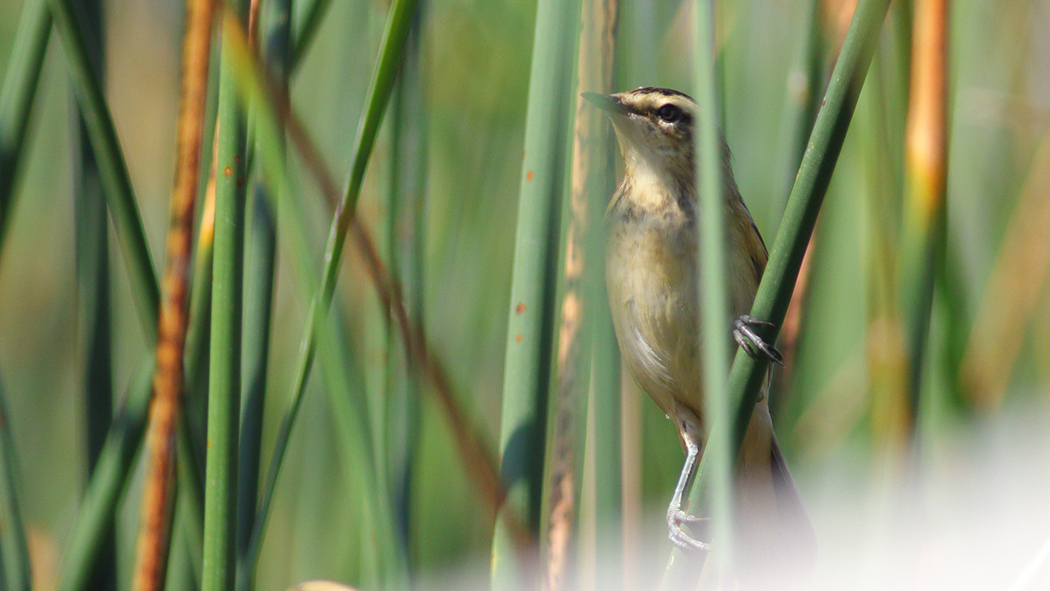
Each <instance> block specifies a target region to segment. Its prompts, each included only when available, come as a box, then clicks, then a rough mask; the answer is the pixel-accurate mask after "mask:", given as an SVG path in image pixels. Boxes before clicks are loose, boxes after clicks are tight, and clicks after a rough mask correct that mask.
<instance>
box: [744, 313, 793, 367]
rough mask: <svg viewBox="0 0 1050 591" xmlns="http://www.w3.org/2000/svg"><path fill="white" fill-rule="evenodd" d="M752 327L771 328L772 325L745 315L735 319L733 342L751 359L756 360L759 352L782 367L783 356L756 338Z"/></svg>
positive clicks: (759, 338) (762, 340)
mask: <svg viewBox="0 0 1050 591" xmlns="http://www.w3.org/2000/svg"><path fill="white" fill-rule="evenodd" d="M754 326H766V327H769V326H773V324H772V323H769V322H765V321H762V320H758V319H755V318H752V317H750V316H748V315H746V314H745V315H743V316H741V317H740V318H737V319H736V320H734V321H733V340H734V341H736V344H737V345H740V347H741V348H742V349H744V350H745V351H747V354H748V355H750V356H751V357H752V358H753V359H758V356H759V353H760V352H761V354H763V355H765V356H766V357H768V358H769V360H770V361H772V362H773V363H776V364H777V365H784V356H783V355H781V354H780V351H777V348H776V347H774V346H772V345H770V344H769V343H767V342H766V341H765V339H763V338H762V337H760V336H758V333H756V332H755V331H754V329H753V328H752V327H754Z"/></svg>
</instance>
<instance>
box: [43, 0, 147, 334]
mask: <svg viewBox="0 0 1050 591" xmlns="http://www.w3.org/2000/svg"><path fill="white" fill-rule="evenodd" d="M48 7H49V8H50V10H51V16H52V17H53V19H54V25H55V30H56V31H57V32H58V37H59V38H60V39H61V40H62V46H63V48H64V49H65V56H66V62H67V65H68V67H69V75H70V80H71V82H72V86H73V91H74V93H75V94H76V97H77V103H78V104H79V105H80V108H81V111H82V112H83V116H84V124H85V126H86V128H87V131H88V137H89V138H90V139H91V147H92V148H93V149H94V150H95V155H96V157H97V158H98V167H99V174H100V178H101V180H102V188H103V190H104V191H105V194H106V203H107V206H108V208H109V214H110V217H111V218H112V220H113V227H114V229H115V230H116V234H117V239H118V242H119V244H120V247H121V252H122V254H123V256H124V262H125V264H126V265H127V269H128V276H129V279H130V280H131V291H132V295H133V299H134V302H135V309H136V311H137V312H138V314H139V320H140V321H141V322H140V325H141V327H142V330H143V332H144V333H145V338H144V340H145V341H146V343H147V344H148V345H149V346H152V345H153V344H154V343H156V342H157V340H158V338H157V327H158V315H157V311H158V310H159V309H160V289H159V287H158V284H157V276H156V273H155V271H154V268H153V260H152V258H151V257H150V252H149V247H148V246H147V244H146V234H145V231H144V230H143V228H142V218H141V216H140V215H139V211H138V205H137V204H136V202H135V195H134V192H133V191H132V188H131V177H130V176H129V175H128V168H127V163H126V162H125V161H124V155H123V153H122V152H121V149H120V141H119V140H118V138H117V131H116V128H115V127H114V125H113V117H112V116H111V115H110V112H109V107H108V106H107V105H106V101H105V98H104V96H103V93H102V84H101V83H100V82H99V78H98V74H97V73H96V72H95V71H94V69H93V68H92V66H91V62H90V60H89V59H88V53H89V52H88V49H87V43H86V42H85V40H84V32H83V31H82V30H81V29H80V26H79V25H78V23H77V19H76V11H75V10H74V9H73V6H72V4H71V0H48Z"/></svg>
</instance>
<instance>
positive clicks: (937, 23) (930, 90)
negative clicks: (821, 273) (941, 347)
mask: <svg viewBox="0 0 1050 591" xmlns="http://www.w3.org/2000/svg"><path fill="white" fill-rule="evenodd" d="M914 27H915V30H914V34H913V36H912V40H913V47H912V62H913V63H912V68H911V93H910V100H909V105H908V123H907V131H906V136H905V161H906V167H907V184H908V186H907V188H908V198H907V200H906V202H905V220H904V242H903V246H902V248H901V288H902V290H903V292H902V304H903V305H902V309H901V311H902V312H903V314H904V318H905V319H906V322H907V323H908V357H909V364H908V365H909V372H908V382H909V383H908V394H909V395H908V410H909V412H908V420H909V425H908V427H909V431H910V432H914V429H915V420H916V416H917V415H918V411H919V394H920V384H921V380H922V370H923V359H924V353H925V349H926V340H927V337H928V334H929V328H930V313H931V311H932V308H933V278H934V275H935V273H934V266H935V264H936V258H937V253H938V252H940V253H943V252H944V248H943V243H944V230H945V227H944V226H945V223H946V221H945V211H946V206H945V193H946V189H945V187H946V179H947V176H948V175H947V169H948V114H947V110H948V108H947V104H948V80H947V78H948V55H947V54H948V4H947V0H916V2H915V23H914Z"/></svg>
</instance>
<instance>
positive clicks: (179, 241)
mask: <svg viewBox="0 0 1050 591" xmlns="http://www.w3.org/2000/svg"><path fill="white" fill-rule="evenodd" d="M215 9H216V2H215V1H214V0H187V2H186V14H187V20H186V33H185V37H184V39H183V49H182V91H181V95H180V103H179V120H178V128H177V138H176V141H177V146H176V150H177V153H176V167H175V188H174V190H173V191H172V194H171V225H170V227H169V230H168V238H167V254H168V262H167V267H166V268H165V271H164V278H163V281H162V283H161V288H162V296H161V297H162V299H161V306H160V317H159V321H158V330H157V333H158V342H157V351H156V354H157V367H156V371H155V373H154V376H153V401H152V403H151V406H150V425H149V432H148V434H147V440H146V441H147V453H148V454H149V459H148V467H147V474H146V485H145V490H144V491H143V502H142V520H141V523H140V526H139V527H140V529H139V538H138V548H137V558H136V565H135V575H134V588H135V589H137V590H138V591H153V590H157V589H163V587H164V577H165V573H166V570H167V555H168V541H169V538H170V536H168V527H169V520H170V515H171V499H172V492H173V490H174V482H173V478H172V476H173V470H172V464H173V463H172V458H173V455H174V450H175V428H176V426H177V425H178V413H179V402H180V397H181V396H182V389H183V383H184V377H185V376H184V375H183V352H184V348H185V344H186V326H187V324H188V314H187V304H188V294H189V289H188V287H187V285H188V279H189V278H188V273H189V270H190V268H191V264H190V253H191V250H192V244H193V214H194V203H195V201H196V193H197V186H198V175H199V170H200V152H201V137H202V135H203V131H204V108H205V101H206V98H207V96H206V95H207V85H208V60H209V55H210V51H211V29H212V21H213V18H214V16H215Z"/></svg>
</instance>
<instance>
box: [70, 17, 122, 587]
mask: <svg viewBox="0 0 1050 591" xmlns="http://www.w3.org/2000/svg"><path fill="white" fill-rule="evenodd" d="M78 5H79V8H80V15H81V16H82V17H83V22H82V26H83V27H84V28H85V30H87V31H89V32H90V37H91V38H92V39H94V40H95V43H94V44H93V45H92V46H91V47H89V48H88V49H89V50H90V51H91V56H90V58H91V62H92V64H93V66H94V68H95V71H96V72H98V73H99V78H100V79H103V80H104V79H105V37H106V36H105V30H104V27H103V22H104V19H103V10H104V9H103V6H102V2H101V1H100V0H79V2H78ZM71 102H73V101H71ZM72 111H73V119H74V122H73V123H74V127H73V130H72V137H71V144H72V146H73V148H72V159H73V179H74V180H73V210H74V235H75V243H76V247H75V248H76V276H77V309H78V315H77V316H78V319H77V332H78V334H79V346H80V347H81V351H82V352H83V357H82V359H83V362H84V368H83V373H82V374H81V375H82V376H83V380H84V381H83V396H84V401H85V402H84V411H83V420H84V433H85V436H86V442H85V443H86V446H85V448H86V449H87V466H88V472H87V474H88V475H89V476H88V477H89V478H90V474H91V472H93V471H94V470H95V465H96V464H97V462H98V455H99V454H100V453H101V452H102V446H103V445H104V444H105V441H106V436H107V435H108V433H109V428H110V423H111V422H112V421H113V371H112V349H113V342H112V341H113V336H112V329H111V324H112V321H113V315H112V313H111V311H110V308H111V305H110V281H109V218H108V217H107V216H106V200H105V196H104V195H103V193H102V183H101V182H100V179H99V171H98V164H97V163H96V161H95V153H94V150H93V149H92V148H91V140H90V138H89V137H88V132H87V129H86V127H85V125H84V120H83V117H82V116H81V114H80V110H79V108H78V107H77V105H76V104H75V102H74V104H73V105H72ZM106 529H107V530H108V531H107V533H106V536H105V540H103V541H102V544H101V549H100V553H99V558H98V560H97V562H96V564H95V569H94V573H93V574H92V579H91V582H90V583H89V585H90V586H91V588H92V589H95V590H96V591H110V590H115V589H116V585H117V579H116V577H117V555H116V551H117V545H116V532H115V530H114V528H113V524H112V520H111V522H110V524H108V525H107V526H106Z"/></svg>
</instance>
